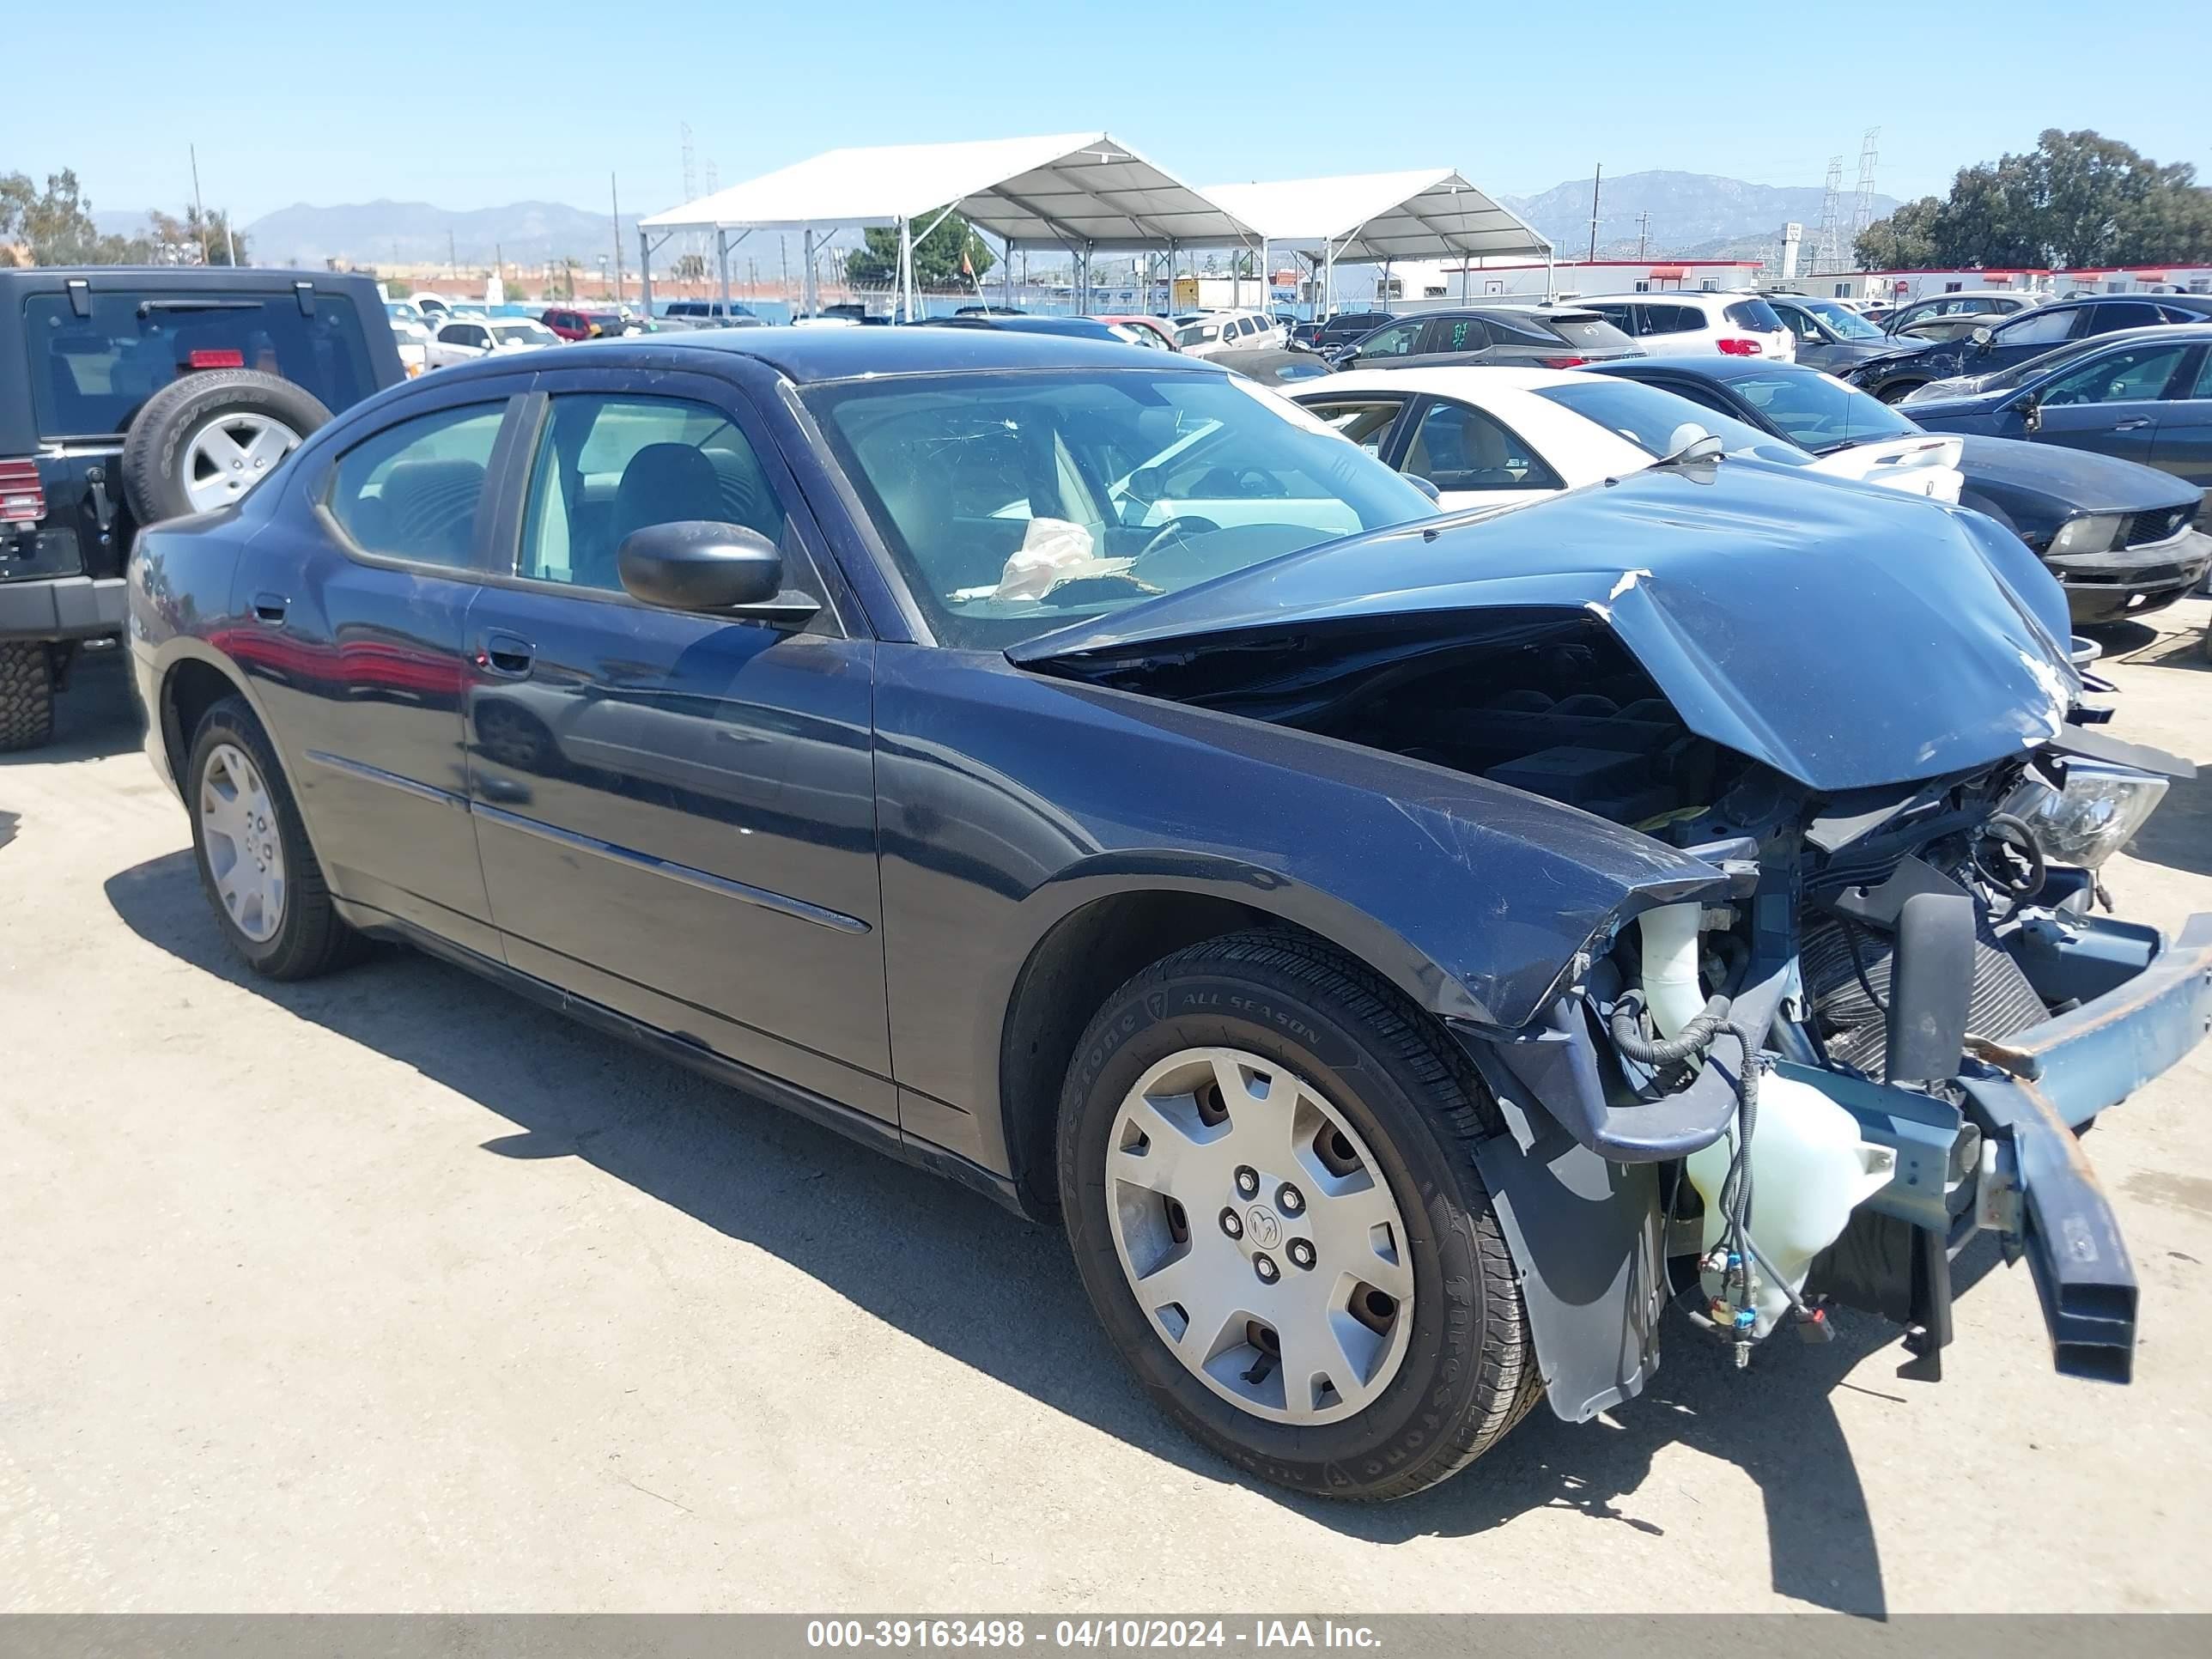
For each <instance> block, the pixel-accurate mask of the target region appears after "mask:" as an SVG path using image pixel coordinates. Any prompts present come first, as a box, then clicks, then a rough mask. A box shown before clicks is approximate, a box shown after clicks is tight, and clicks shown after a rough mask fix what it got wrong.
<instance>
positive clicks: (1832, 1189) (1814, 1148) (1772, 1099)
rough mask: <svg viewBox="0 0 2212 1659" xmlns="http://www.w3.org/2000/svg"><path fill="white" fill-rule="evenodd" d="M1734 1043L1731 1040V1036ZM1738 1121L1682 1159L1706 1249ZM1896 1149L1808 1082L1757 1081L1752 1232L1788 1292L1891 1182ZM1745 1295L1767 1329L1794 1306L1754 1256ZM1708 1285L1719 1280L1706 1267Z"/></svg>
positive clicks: (1717, 1232)
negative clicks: (1701, 1206) (1701, 1215)
mask: <svg viewBox="0 0 2212 1659" xmlns="http://www.w3.org/2000/svg"><path fill="white" fill-rule="evenodd" d="M1734 1046H1735V1045H1734V1044H1733V1043H1731V1044H1729V1047H1730V1048H1733V1047H1734ZM1736 1129H1737V1124H1736V1122H1735V1120H1730V1121H1729V1132H1728V1133H1726V1134H1725V1135H1723V1136H1722V1137H1721V1138H1720V1139H1718V1140H1717V1141H1715V1142H1714V1143H1713V1144H1712V1145H1711V1146H1708V1147H1706V1148H1705V1150H1704V1151H1702V1152H1692V1153H1691V1154H1690V1156H1689V1158H1688V1159H1687V1167H1688V1170H1689V1175H1690V1184H1691V1185H1692V1186H1693V1187H1695V1188H1697V1189H1698V1194H1699V1197H1701V1198H1703V1199H1704V1200H1705V1249H1707V1250H1711V1249H1712V1248H1713V1246H1714V1245H1716V1244H1717V1243H1720V1237H1721V1213H1720V1200H1721V1182H1723V1181H1724V1180H1726V1179H1727V1178H1728V1170H1729V1159H1730V1158H1733V1157H1734V1156H1735V1139H1736ZM1896 1164H1897V1154H1896V1153H1895V1152H1893V1151H1892V1150H1891V1149H1890V1148H1888V1147H1887V1146H1875V1145H1874V1144H1873V1143H1872V1142H1870V1141H1865V1140H1862V1139H1859V1127H1858V1120H1857V1119H1856V1118H1854V1117H1853V1116H1852V1115H1850V1113H1849V1112H1847V1111H1845V1110H1844V1109H1843V1108H1842V1107H1840V1106H1838V1105H1837V1104H1836V1103H1835V1102H1834V1101H1832V1100H1831V1099H1829V1098H1828V1097H1827V1096H1826V1095H1824V1094H1822V1093H1821V1092H1820V1091H1819V1090H1818V1089H1815V1088H1814V1087H1813V1086H1812V1085H1810V1084H1808V1083H1800V1082H1797V1081H1796V1079H1792V1078H1786V1077H1777V1076H1775V1075H1773V1074H1772V1073H1768V1074H1767V1075H1765V1076H1764V1077H1762V1078H1760V1079H1759V1115H1758V1116H1757V1118H1756V1119H1755V1120H1754V1121H1753V1127H1752V1135H1751V1181H1752V1195H1751V1240H1752V1243H1753V1244H1755V1245H1757V1246H1758V1247H1759V1255H1762V1256H1764V1257H1765V1258H1766V1263H1767V1264H1768V1265H1769V1266H1771V1268H1772V1270H1773V1273H1779V1274H1781V1275H1782V1277H1783V1278H1784V1279H1787V1280H1788V1281H1789V1287H1790V1290H1791V1291H1802V1289H1804V1287H1805V1275H1806V1274H1807V1273H1808V1272H1810V1271H1811V1269H1812V1266H1813V1258H1814V1256H1816V1255H1820V1252H1821V1251H1823V1250H1825V1249H1827V1248H1828V1246H1829V1245H1831V1244H1832V1243H1835V1242H1836V1240H1837V1239H1838V1237H1841V1236H1842V1234H1843V1231H1844V1225H1845V1224H1846V1223H1847V1222H1849V1221H1850V1218H1851V1212H1852V1210H1854V1209H1855V1208H1857V1206H1859V1205H1860V1204H1861V1203H1863V1201H1864V1200H1867V1199H1869V1198H1871V1197H1872V1196H1874V1194H1876V1193H1878V1192H1880V1191H1881V1189H1882V1188H1884V1187H1886V1186H1887V1185H1888V1184H1889V1178H1890V1176H1891V1174H1892V1173H1893V1170H1894V1169H1895V1167H1896ZM1746 1265H1747V1267H1751V1268H1752V1269H1753V1295H1752V1298H1751V1304H1752V1307H1753V1310H1754V1311H1755V1312H1756V1313H1757V1314H1758V1316H1759V1323H1758V1325H1757V1326H1756V1327H1755V1329H1754V1334H1756V1335H1759V1336H1765V1334H1767V1332H1768V1331H1770V1330H1771V1329H1772V1328H1773V1327H1774V1322H1775V1321H1776V1320H1778V1319H1779V1318H1781V1317H1782V1316H1783V1315H1784V1314H1785V1313H1787V1312H1789V1310H1790V1297H1789V1294H1788V1292H1787V1291H1784V1289H1783V1287H1782V1286H1781V1285H1778V1284H1777V1283H1775V1282H1774V1280H1773V1277H1772V1274H1771V1273H1768V1272H1767V1271H1766V1268H1765V1267H1761V1266H1760V1265H1759V1264H1758V1263H1756V1262H1752V1263H1747V1264H1746ZM1705 1288H1706V1290H1707V1291H1708V1293H1714V1292H1717V1291H1719V1290H1720V1288H1721V1286H1720V1281H1719V1279H1718V1278H1717V1276H1715V1275H1710V1274H1709V1275H1708V1276H1707V1279H1706V1285H1705Z"/></svg>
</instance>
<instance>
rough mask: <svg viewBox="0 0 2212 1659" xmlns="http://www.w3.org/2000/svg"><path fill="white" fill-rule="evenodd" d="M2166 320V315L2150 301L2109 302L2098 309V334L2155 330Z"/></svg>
mask: <svg viewBox="0 0 2212 1659" xmlns="http://www.w3.org/2000/svg"><path fill="white" fill-rule="evenodd" d="M2165 320H2166V314H2165V313H2163V312H2161V311H2160V309H2159V308H2158V307H2156V306H2154V305H2153V304H2151V303H2150V302H2149V301H2148V300H2123V301H2117V302H2115V301H2109V300H2108V301H2106V302H2105V303H2104V304H2103V305H2100V306H2099V307H2097V321H2096V332H2098V333H2100V334H2114V333H2118V331H2120V330H2121V329H2124V328H2155V327H2157V326H2158V325H2160V323H2162V322H2164V321H2165Z"/></svg>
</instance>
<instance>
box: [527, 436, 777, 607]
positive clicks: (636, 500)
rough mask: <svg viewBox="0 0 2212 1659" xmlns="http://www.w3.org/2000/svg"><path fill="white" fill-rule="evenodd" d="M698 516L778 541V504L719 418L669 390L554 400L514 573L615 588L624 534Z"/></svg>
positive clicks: (751, 457) (740, 439)
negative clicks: (649, 394) (659, 394)
mask: <svg viewBox="0 0 2212 1659" xmlns="http://www.w3.org/2000/svg"><path fill="white" fill-rule="evenodd" d="M695 519H696V520H707V521H708V522H710V523H719V524H735V525H743V526H744V527H745V528H746V529H748V530H757V531H758V532H760V533H761V534H762V535H763V536H765V537H767V538H769V540H770V541H772V542H778V543H781V541H782V539H783V504H782V502H781V501H780V500H778V499H777V496H776V493H775V487H774V486H773V485H771V484H770V483H769V480H768V475H767V474H766V473H765V472H764V471H763V470H762V468H761V465H760V460H759V458H758V457H757V455H756V454H755V453H753V447H752V445H751V444H750V443H749V442H748V441H746V439H745V435H744V433H743V432H741V431H739V430H738V428H737V427H736V426H735V425H733V424H732V422H731V420H730V417H729V416H727V415H726V414H724V413H723V412H722V411H721V410H718V409H714V408H712V407H710V406H709V405H708V404H699V403H691V402H689V401H686V400H684V399H679V398H636V397H617V396H611V395H605V394H601V393H596V392H593V393H572V394H567V395H561V396H556V397H555V398H554V399H553V406H552V410H551V413H550V416H549V418H548V419H547V421H546V422H545V429H544V433H543V435H541V436H540V437H539V439H538V455H537V459H535V460H533V461H532V464H531V471H530V495H529V505H528V507H527V508H526V511H525V513H524V515H523V524H522V551H521V558H520V564H519V565H518V567H517V569H518V572H519V574H522V575H524V576H527V577H530V578H531V579H532V580H537V581H548V582H562V583H566V584H568V586H574V587H595V588H604V589H606V590H608V591H609V592H619V591H620V590H621V587H622V576H621V574H620V572H619V570H618V569H617V565H616V558H615V556H616V553H617V550H619V549H620V548H621V546H622V544H623V539H624V538H627V537H628V536H629V534H630V533H631V532H633V531H637V530H642V529H644V528H645V527H646V526H648V525H656V524H677V523H682V522H684V521H686V520H695Z"/></svg>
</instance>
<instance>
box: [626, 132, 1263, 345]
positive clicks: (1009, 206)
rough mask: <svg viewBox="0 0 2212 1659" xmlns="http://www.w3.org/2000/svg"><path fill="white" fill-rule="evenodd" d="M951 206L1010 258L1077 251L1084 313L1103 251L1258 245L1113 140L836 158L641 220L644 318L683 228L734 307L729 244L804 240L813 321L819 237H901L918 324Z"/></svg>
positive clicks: (900, 148) (904, 289)
mask: <svg viewBox="0 0 2212 1659" xmlns="http://www.w3.org/2000/svg"><path fill="white" fill-rule="evenodd" d="M953 209H957V210H959V211H960V213H961V214H962V215H963V216H965V217H966V219H967V220H968V222H969V223H970V224H972V225H974V226H975V228H977V229H979V230H981V231H983V232H985V233H987V234H989V235H991V236H992V237H994V238H995V239H996V240H999V241H1000V242H1001V243H1002V244H1004V245H1005V246H1006V250H1007V251H1008V252H1009V253H1012V252H1013V251H1014V250H1015V249H1018V248H1024V247H1052V248H1062V249H1066V251H1067V252H1070V253H1072V254H1073V255H1074V256H1075V259H1076V263H1077V269H1078V271H1079V278H1078V283H1079V298H1081V299H1083V300H1084V301H1085V302H1086V303H1087V301H1088V297H1089V295H1088V288H1089V278H1090V266H1091V257H1092V256H1093V255H1094V254H1097V253H1149V252H1167V253H1169V254H1170V255H1172V254H1173V252H1175V251H1176V249H1178V248H1182V247H1189V246H1199V247H1221V246H1249V245H1255V244H1257V243H1258V242H1259V241H1260V240H1261V239H1260V236H1259V234H1258V233H1257V232H1256V231H1255V230H1254V229H1253V228H1251V227H1250V226H1249V225H1248V224H1246V223H1245V222H1243V220H1241V219H1239V218H1237V216H1234V215H1232V214H1231V213H1228V212H1226V211H1225V210H1223V209H1221V208H1220V207H1218V206H1217V205H1216V204H1213V203H1212V202H1210V201H1208V200H1207V199H1206V197H1204V196H1203V195H1201V194H1200V192H1199V191H1195V190H1194V189H1192V188H1191V187H1190V186H1189V185H1186V184H1184V183H1183V182H1182V180H1181V179H1177V178H1176V177H1175V176H1174V175H1173V174H1171V173H1168V172H1166V171H1164V169H1162V168H1161V167H1158V166H1155V165H1154V164H1153V163H1152V162H1151V161H1146V159H1145V158H1144V157H1143V156H1141V155H1138V154H1137V153H1136V152H1135V151H1134V150H1132V149H1129V148H1127V146H1126V145H1123V144H1119V143H1115V141H1114V140H1113V138H1112V137H1109V136H1108V135H1107V134H1104V133H1060V134H1056V135H1053V136H1050V137H1040V138H1001V139H990V140H987V141H984V142H981V143H953V144H898V145H887V146H883V147H879V148H874V149H833V150H829V151H827V152H825V153H824V154H823V155H817V156H814V157H811V159H809V160H807V161H799V162H796V163H794V164H793V165H792V166H790V167H784V168H781V169H780V170H779V171H777V172H775V173H764V174H763V175H762V176H761V177H760V178H757V179H748V180H747V181H746V182H745V183H744V184H740V185H731V186H730V187H729V188H728V189H726V190H720V191H715V192H714V194H713V195H711V196H703V197H700V198H699V199H698V200H697V201H696V202H687V203H685V204H684V205H683V206H681V207H677V208H671V209H669V210H668V211H666V212H665V213H656V214H654V215H653V216H651V217H649V218H647V219H642V220H640V221H639V222H638V246H639V253H640V256H641V264H642V267H643V269H644V270H645V272H646V278H645V287H644V299H645V303H646V307H647V309H648V310H650V309H651V308H652V304H653V288H652V275H651V272H652V254H653V249H654V248H655V247H656V246H659V242H657V241H655V240H653V239H654V237H655V235H656V234H658V235H659V240H660V241H661V242H665V240H667V238H668V237H669V236H670V235H672V234H676V233H678V232H680V231H708V232H712V233H713V234H714V239H715V248H716V254H717V260H718V264H719V265H720V276H721V289H722V295H723V299H724V301H725V302H726V301H727V300H728V296H729V287H730V283H729V250H730V248H731V247H732V246H735V243H734V242H732V240H731V237H732V233H735V234H736V240H738V241H742V240H744V238H745V237H746V236H748V235H750V234H752V233H753V232H754V231H757V230H783V231H790V230H796V231H799V232H800V233H802V234H803V235H804V236H805V253H806V258H805V266H804V270H805V276H804V285H803V287H802V289H801V293H802V304H803V305H804V307H805V309H806V310H807V311H809V312H812V311H813V310H815V309H816V305H815V299H816V295H815V290H814V259H813V252H814V243H815V239H816V238H817V236H819V235H823V234H827V233H828V232H830V231H833V230H840V229H854V228H869V227H896V228H897V230H898V233H899V257H898V271H897V278H896V280H897V285H898V292H899V295H900V300H901V302H902V308H903V310H904V312H905V314H906V315H907V316H908V317H912V316H913V315H914V314H915V304H916V300H917V295H916V293H915V280H914V248H915V243H917V242H919V241H921V240H924V239H925V238H927V236H928V234H929V233H930V232H931V231H933V230H934V229H935V228H937V223H938V222H939V220H941V218H942V216H943V215H944V213H945V212H946V211H950V210H953ZM917 220H919V221H921V222H922V223H921V228H919V229H917V228H916V224H915V222H916V221H917ZM1007 264H1008V265H1009V266H1011V264H1012V261H1011V260H1008V261H1007ZM1008 280H1011V277H1010V276H1009V278H1008ZM1263 292H1264V289H1263Z"/></svg>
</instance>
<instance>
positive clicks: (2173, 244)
mask: <svg viewBox="0 0 2212 1659" xmlns="http://www.w3.org/2000/svg"><path fill="white" fill-rule="evenodd" d="M2196 179H2197V174H2196V170H2195V169H2194V168H2193V167H2189V166H2188V165H2186V164H2185V163H2176V164H2173V165H2170V166H2161V165H2160V164H2159V163H2158V162H2156V161H2152V160H2151V159H2150V158H2149V157H2148V156H2146V155H2142V153H2141V152H2140V151H2138V150H2136V149H2133V148H2131V147H2130V146H2129V145H2126V144H2124V143H2120V142H2119V141H2118V139H2114V138H2107V137H2105V136H2104V135H2103V134H2101V133H2097V132H2091V131H2087V130H2084V131H2078V132H2065V131H2060V130H2059V129H2058V128H2057V127H2052V128H2050V129H2048V130H2047V131H2045V132H2044V133H2042V134H2041V135H2040V136H2039V137H2038V138H2037V139H2036V143H2035V148H2034V149H2032V150H2030V151H2028V152H2027V154H2026V155H2002V156H2000V157H1999V158H1998V159H1997V160H1996V161H1993V162H1992V161H1984V162H1982V163H1980V164H1978V166H1974V167H1961V168H1960V170H1959V173H1958V176H1957V177H1956V178H1954V179H1953V180H1952V181H1951V191H1950V194H1949V195H1948V197H1945V198H1944V199H1943V200H1942V201H1940V202H1939V201H1937V200H1936V198H1935V197H1923V198H1922V199H1921V200H1920V201H1917V202H1913V203H1909V204H1906V205H1905V206H1904V207H1901V208H1899V209H1898V210H1897V211H1896V212H1895V213H1893V214H1892V215H1890V216H1889V217H1888V218H1887V219H1884V220H1880V221H1877V222H1875V223H1874V224H1872V225H1870V226H1869V227H1868V228H1867V229H1866V231H1865V233H1864V234H1863V235H1862V236H1861V237H1860V239H1859V240H1858V242H1857V244H1856V251H1857V254H1858V257H1859V259H1860V261H1861V262H1862V263H1863V264H1865V265H1866V266H1868V267H1869V269H1873V270H1898V269H1900V268H1904V267H1907V266H1911V265H1952V266H1959V267H1962V268H1969V269H1971V268H1973V267H1978V266H1982V267H1986V266H1997V267H2005V266H2011V267H2015V268H2019V267H2029V268H2035V267H2040V266H2057V267H2061V268H2063V267H2069V266H2072V267H2080V266H2084V265H2088V266H2095V265H2112V264H2153V265H2159V264H2197V263H2203V262H2204V261H2206V260H2208V259H2212V192H2208V191H2205V190H2204V189H2203V188H2202V187H2201V186H2199V185H2197V182H2196Z"/></svg>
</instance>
